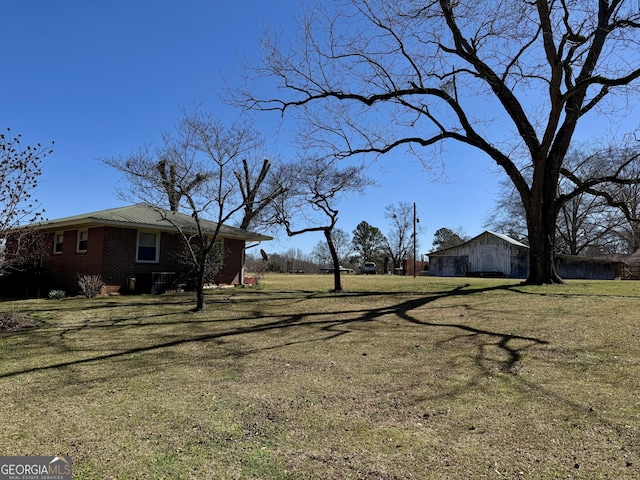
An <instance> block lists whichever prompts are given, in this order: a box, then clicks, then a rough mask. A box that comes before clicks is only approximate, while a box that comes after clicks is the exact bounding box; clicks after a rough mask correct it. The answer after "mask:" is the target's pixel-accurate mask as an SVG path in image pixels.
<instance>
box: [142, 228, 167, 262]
mask: <svg viewBox="0 0 640 480" xmlns="http://www.w3.org/2000/svg"><path fill="white" fill-rule="evenodd" d="M144 234H152V235H154V236H155V239H156V241H155V245H154V246H153V248H155V258H154V259H153V260H141V259H140V247H145V248H151V246H150V245H140V236H141V235H144ZM161 234H162V232H159V231H157V230H138V231H137V234H136V263H160V237H161Z"/></svg>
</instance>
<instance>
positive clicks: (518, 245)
mask: <svg viewBox="0 0 640 480" xmlns="http://www.w3.org/2000/svg"><path fill="white" fill-rule="evenodd" d="M485 234H489V235H493V236H494V237H498V238H500V239H501V240H504V241H505V242H507V243H510V244H511V245H515V246H517V247H522V248H529V246H528V245H525V244H524V243H521V242H519V241H517V240H514V239H513V238H511V237H509V236H507V235H505V234H503V233H496V232H492V231H491V230H485V231H484V232H482V233H481V234H479V235H476V236H475V237H473V238H471V239H469V240H467V241H466V242H464V243H461V244H460V245H456V246H455V247H447V248H443V249H441V250H436V251H433V252H429V253H427V255H438V254H441V253H442V252H446V251H447V250H453V249H454V248H460V247H462V246H463V245H467V244H469V243H471V242H473V241H475V240H476V239H478V238H480V237H481V236H482V235H485Z"/></svg>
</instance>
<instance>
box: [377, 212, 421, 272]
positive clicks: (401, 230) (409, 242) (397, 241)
mask: <svg viewBox="0 0 640 480" xmlns="http://www.w3.org/2000/svg"><path fill="white" fill-rule="evenodd" d="M384 216H385V218H387V219H388V220H389V221H390V222H391V228H390V230H389V233H388V234H387V236H386V239H387V243H386V247H385V249H386V251H387V254H388V255H389V257H390V258H391V261H392V263H393V267H394V271H395V269H396V268H400V266H401V265H402V260H404V259H406V258H408V257H409V256H411V255H412V253H413V252H412V248H413V234H414V232H413V228H414V222H413V205H411V204H410V203H409V202H398V203H397V204H391V205H387V206H386V207H385V212H384ZM416 229H417V232H415V233H416V235H418V234H419V233H420V228H419V227H418V226H416ZM416 246H417V242H416Z"/></svg>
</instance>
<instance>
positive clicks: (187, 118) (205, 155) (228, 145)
mask: <svg viewBox="0 0 640 480" xmlns="http://www.w3.org/2000/svg"><path fill="white" fill-rule="evenodd" d="M254 135H255V132H254V131H253V130H251V129H249V128H247V127H246V126H245V125H232V126H226V125H224V124H222V123H221V122H219V121H218V120H216V119H214V118H213V117H212V116H211V115H209V114H203V113H200V112H198V111H195V112H194V113H186V112H185V114H184V116H183V118H182V120H181V121H180V123H179V124H178V126H177V128H176V130H175V132H170V133H166V134H165V135H163V143H164V144H163V147H162V148H161V149H159V150H158V151H155V152H153V151H152V150H151V149H149V148H144V149H141V150H140V151H139V152H137V153H134V154H132V155H130V156H128V157H118V158H115V159H103V160H102V161H103V162H104V163H105V164H107V165H110V166H112V167H114V168H116V169H118V170H120V171H121V172H123V173H124V175H125V180H126V181H127V183H126V187H125V189H123V190H121V196H123V197H124V198H126V199H137V200H139V201H142V202H144V203H147V204H149V205H150V206H153V207H156V210H157V211H158V212H159V213H160V214H161V215H163V218H164V219H165V220H166V221H168V222H170V223H171V224H172V225H173V227H174V228H175V229H176V231H177V232H178V233H179V234H180V235H181V237H182V239H183V245H184V248H185V250H184V252H183V253H182V255H181V258H182V259H183V260H184V262H185V263H186V265H187V266H188V268H187V269H186V270H187V271H189V272H191V276H192V281H193V283H194V287H195V291H196V307H195V310H197V311H199V310H203V309H204V307H205V304H204V286H205V284H206V283H207V282H208V281H211V280H212V278H213V277H214V276H215V275H216V274H217V273H218V271H219V269H220V267H221V261H222V260H221V259H222V258H223V257H224V254H223V252H220V251H219V241H218V240H219V233H220V228H221V227H222V225H223V224H227V223H229V222H230V221H232V219H234V218H236V217H238V216H239V215H241V214H242V212H243V211H244V212H245V214H246V212H247V202H249V201H251V202H254V201H255V202H262V203H261V205H264V204H266V202H264V199H262V198H259V195H258V194H257V193H256V192H255V191H254V192H253V193H252V194H251V195H249V196H247V195H246V191H244V190H243V189H242V188H241V184H240V183H239V180H238V178H239V177H242V178H248V177H247V176H246V175H247V173H246V172H247V169H248V168H249V167H248V165H249V163H248V160H247V155H249V154H250V153H251V152H252V151H253V149H254V148H255V147H256V145H257V143H259V142H260V140H259V139H256V138H255V136H254ZM249 176H250V175H249ZM247 181H248V182H250V180H247ZM244 185H245V186H246V185H247V184H244ZM252 188H253V187H251V189H252ZM272 199H273V198H272V197H271V200H272ZM271 200H270V201H271ZM167 203H168V204H169V206H170V207H171V210H176V209H177V210H180V211H182V212H184V213H187V214H188V218H189V221H188V222H185V221H184V217H182V216H179V215H173V214H170V215H167V214H166V210H163V209H162V207H164V206H165V205H167ZM257 208H260V207H255V206H253V205H252V206H250V207H249V210H250V213H253V212H255V211H256V209H257ZM172 213H173V212H172ZM207 220H212V221H214V222H215V224H216V228H215V231H213V232H211V231H210V230H208V229H206V228H205V221H207Z"/></svg>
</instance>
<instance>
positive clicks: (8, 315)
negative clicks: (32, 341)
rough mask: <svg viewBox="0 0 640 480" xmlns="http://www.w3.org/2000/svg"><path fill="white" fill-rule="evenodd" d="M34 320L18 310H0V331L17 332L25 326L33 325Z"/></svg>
mask: <svg viewBox="0 0 640 480" xmlns="http://www.w3.org/2000/svg"><path fill="white" fill-rule="evenodd" d="M36 325H37V323H36V322H35V320H32V319H30V318H27V317H25V316H24V315H22V314H21V313H18V312H0V332H1V333H5V332H17V331H18V330H24V329H25V328H30V327H35V326H36Z"/></svg>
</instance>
